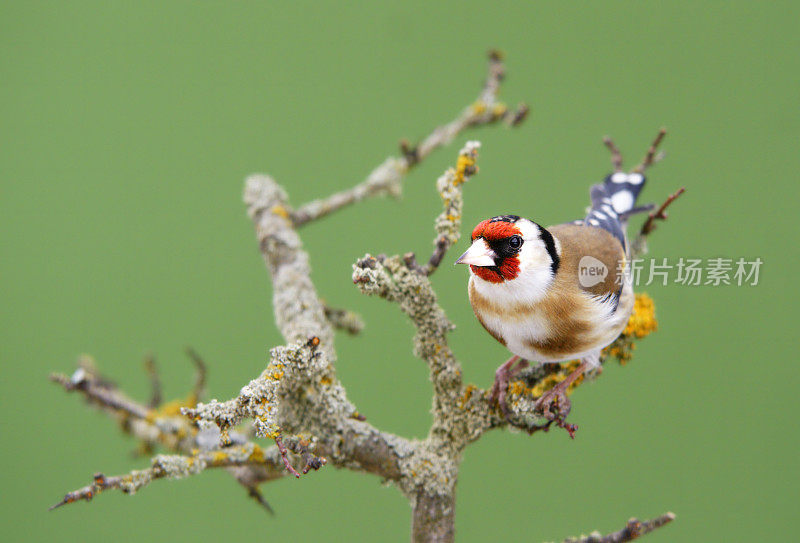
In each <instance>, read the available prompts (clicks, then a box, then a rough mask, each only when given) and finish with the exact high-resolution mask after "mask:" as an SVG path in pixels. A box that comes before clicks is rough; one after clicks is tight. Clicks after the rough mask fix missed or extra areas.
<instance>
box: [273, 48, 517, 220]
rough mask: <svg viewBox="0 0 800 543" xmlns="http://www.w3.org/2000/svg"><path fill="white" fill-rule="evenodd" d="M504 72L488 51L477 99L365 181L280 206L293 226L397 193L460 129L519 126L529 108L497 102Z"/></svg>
mask: <svg viewBox="0 0 800 543" xmlns="http://www.w3.org/2000/svg"><path fill="white" fill-rule="evenodd" d="M504 75H505V70H504V67H503V60H502V55H501V53H499V52H498V51H490V52H489V73H488V75H487V77H486V82H485V83H484V86H483V89H482V91H481V93H480V95H479V96H478V99H477V100H476V101H475V102H473V103H472V104H471V105H470V106H468V107H467V108H465V109H464V110H463V111H462V112H461V114H460V115H459V116H458V117H456V118H455V119H454V120H452V121H450V122H449V123H447V124H445V125H443V126H439V127H438V128H436V129H434V131H433V132H431V134H430V135H428V136H427V137H426V138H425V139H423V140H422V142H420V143H419V145H416V146H411V145H410V144H409V143H408V141H406V140H403V141H401V142H400V151H401V153H402V156H400V157H389V158H387V159H386V160H385V161H384V162H383V163H381V164H380V165H379V166H378V167H377V168H375V169H374V170H373V171H372V172H371V173H370V174H369V175H368V176H367V179H366V180H365V181H363V182H362V183H359V184H358V185H356V186H355V187H353V188H351V189H347V190H344V191H342V192H337V193H336V194H333V195H331V196H328V197H327V198H323V199H319V200H314V201H312V202H308V203H306V204H303V205H302V206H300V207H299V208H297V209H296V210H294V211H291V210H289V209H288V208H285V207H284V208H283V211H284V212H285V213H286V214H287V216H289V217H290V218H291V220H292V222H293V223H294V226H295V227H300V226H302V225H304V224H306V223H307V222H309V221H313V220H315V219H319V218H321V217H324V216H326V215H329V214H330V213H333V212H334V211H337V210H339V209H341V208H343V207H346V206H348V205H350V204H353V203H356V202H360V201H361V200H363V199H365V198H369V197H372V196H384V195H389V196H395V197H396V196H399V195H400V192H401V190H402V182H403V177H404V176H405V175H406V174H407V173H408V171H409V170H410V169H411V168H412V167H413V166H415V165H416V164H418V163H419V162H421V161H422V160H424V159H425V158H426V157H427V156H428V155H429V154H431V153H432V152H433V151H434V150H435V149H437V148H439V147H441V146H443V145H447V144H448V143H450V142H451V141H452V140H453V138H455V137H456V136H457V135H458V134H459V133H460V132H461V131H462V130H464V129H466V128H468V127H477V126H482V125H487V124H492V123H495V122H497V121H500V120H504V119H505V120H506V121H507V122H508V124H509V125H510V126H517V125H519V124H520V123H521V122H522V121H523V120H524V119H525V117H526V116H527V114H528V107H527V106H526V105H524V104H520V105H519V106H518V108H517V110H516V111H510V110H509V108H508V107H507V106H506V105H505V104H503V103H502V102H498V101H497V95H498V92H499V90H500V82H501V81H502V79H503V77H504Z"/></svg>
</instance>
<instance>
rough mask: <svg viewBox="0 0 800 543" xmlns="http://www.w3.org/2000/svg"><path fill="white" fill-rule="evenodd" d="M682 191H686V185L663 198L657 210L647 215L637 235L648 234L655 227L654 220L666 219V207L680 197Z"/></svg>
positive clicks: (643, 235)
mask: <svg viewBox="0 0 800 543" xmlns="http://www.w3.org/2000/svg"><path fill="white" fill-rule="evenodd" d="M684 192H686V187H681V188H679V189H678V190H677V191H675V192H674V193H672V194H670V195H669V196H668V197H667V199H666V200H664V203H663V204H661V206H660V207H659V208H658V209H657V210H655V211H653V212H651V213H650V214H649V215H648V216H647V220H646V221H645V222H644V224H643V225H642V229H641V230H640V231H639V235H640V236H642V237H646V236H648V235H650V233H651V232H652V231H653V230H655V229H656V221H665V220H667V217H668V215H667V213H666V211H667V208H668V207H669V206H670V204H672V202H674V201H675V200H677V199H678V197H680V195H681V194H683V193H684Z"/></svg>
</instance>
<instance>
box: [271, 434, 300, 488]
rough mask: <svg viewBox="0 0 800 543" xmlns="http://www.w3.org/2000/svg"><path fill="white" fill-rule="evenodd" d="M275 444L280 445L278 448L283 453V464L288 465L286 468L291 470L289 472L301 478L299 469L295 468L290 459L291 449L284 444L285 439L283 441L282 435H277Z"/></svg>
mask: <svg viewBox="0 0 800 543" xmlns="http://www.w3.org/2000/svg"><path fill="white" fill-rule="evenodd" d="M275 445H277V446H278V450H279V451H280V453H281V458H282V459H283V465H284V466H286V469H287V470H288V471H289V473H291V474H292V475H294V476H295V477H297V478H298V479H299V478H300V474H299V473H297V470H296V469H294V466H293V465H292V463H291V462H290V461H289V451H288V450H286V447H285V446H284V445H283V441H281V436H277V437H276V438H275Z"/></svg>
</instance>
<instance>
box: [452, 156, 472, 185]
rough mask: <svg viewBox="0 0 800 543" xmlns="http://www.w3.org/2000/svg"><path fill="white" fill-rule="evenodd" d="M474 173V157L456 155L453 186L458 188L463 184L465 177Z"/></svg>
mask: <svg viewBox="0 0 800 543" xmlns="http://www.w3.org/2000/svg"><path fill="white" fill-rule="evenodd" d="M474 172H475V157H474V156H471V155H458V160H457V161H456V174H455V178H454V179H453V185H455V186H458V185H460V184H461V183H463V182H464V176H465V175H472V174H473V173H474Z"/></svg>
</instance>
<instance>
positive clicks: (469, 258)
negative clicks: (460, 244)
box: [456, 238, 497, 266]
mask: <svg viewBox="0 0 800 543" xmlns="http://www.w3.org/2000/svg"><path fill="white" fill-rule="evenodd" d="M496 256H497V254H495V252H494V251H492V250H491V249H490V248H489V244H488V243H486V240H484V239H483V238H478V239H476V240H475V241H474V242H473V243H472V245H470V248H469V249H467V251H466V252H465V253H464V254H463V255H461V256H460V257H458V260H456V264H469V265H471V266H494V265H495V262H494V259H495V257H496Z"/></svg>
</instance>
